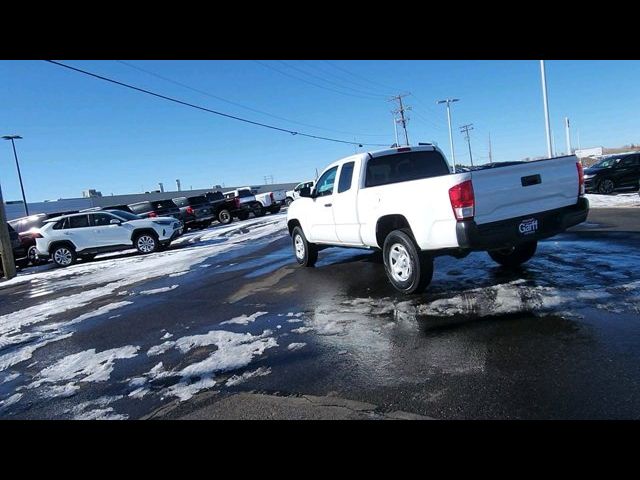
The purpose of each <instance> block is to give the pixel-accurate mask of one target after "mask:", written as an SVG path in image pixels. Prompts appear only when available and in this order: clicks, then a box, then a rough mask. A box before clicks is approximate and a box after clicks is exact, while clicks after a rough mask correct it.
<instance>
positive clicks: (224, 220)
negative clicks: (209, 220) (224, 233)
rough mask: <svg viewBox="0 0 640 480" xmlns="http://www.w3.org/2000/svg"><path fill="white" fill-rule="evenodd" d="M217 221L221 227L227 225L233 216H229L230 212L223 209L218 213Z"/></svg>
mask: <svg viewBox="0 0 640 480" xmlns="http://www.w3.org/2000/svg"><path fill="white" fill-rule="evenodd" d="M218 221H219V222H220V223H221V224H222V225H229V224H230V223H231V222H232V221H233V216H231V212H230V211H229V210H227V209H226V208H223V209H222V210H220V211H219V212H218Z"/></svg>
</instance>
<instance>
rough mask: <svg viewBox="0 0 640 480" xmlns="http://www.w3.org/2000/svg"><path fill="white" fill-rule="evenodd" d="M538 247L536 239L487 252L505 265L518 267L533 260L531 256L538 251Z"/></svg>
mask: <svg viewBox="0 0 640 480" xmlns="http://www.w3.org/2000/svg"><path fill="white" fill-rule="evenodd" d="M536 248H538V242H537V241H535V240H534V241H532V242H526V243H522V244H520V245H517V246H515V247H510V248H503V249H501V250H492V251H489V252H487V253H488V254H489V256H490V257H491V258H492V259H493V260H494V261H495V262H497V263H499V264H500V265H502V266H503V267H507V268H516V267H519V266H520V265H522V264H523V263H525V262H527V261H529V260H531V257H533V256H534V255H535V253H536Z"/></svg>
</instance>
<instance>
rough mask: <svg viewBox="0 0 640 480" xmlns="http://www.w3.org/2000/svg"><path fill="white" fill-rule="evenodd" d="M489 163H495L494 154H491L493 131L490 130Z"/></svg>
mask: <svg viewBox="0 0 640 480" xmlns="http://www.w3.org/2000/svg"><path fill="white" fill-rule="evenodd" d="M489 163H493V156H492V154H491V132H489Z"/></svg>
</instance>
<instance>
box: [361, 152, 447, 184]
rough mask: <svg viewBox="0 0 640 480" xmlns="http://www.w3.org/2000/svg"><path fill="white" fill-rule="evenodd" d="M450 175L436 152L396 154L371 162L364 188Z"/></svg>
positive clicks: (373, 159) (368, 166) (368, 164)
mask: <svg viewBox="0 0 640 480" xmlns="http://www.w3.org/2000/svg"><path fill="white" fill-rule="evenodd" d="M449 173H450V172H449V167H448V166H447V163H446V162H445V160H444V158H443V157H442V155H441V154H440V153H439V152H437V151H435V150H431V151H418V152H405V153H394V154H392V155H384V156H382V157H376V158H372V159H371V160H369V162H368V163H367V172H366V177H365V185H364V186H365V187H377V186H379V185H388V184H390V183H399V182H409V181H411V180H420V179H423V178H430V177H439V176H441V175H448V174H449Z"/></svg>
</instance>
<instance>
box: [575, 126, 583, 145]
mask: <svg viewBox="0 0 640 480" xmlns="http://www.w3.org/2000/svg"><path fill="white" fill-rule="evenodd" d="M576 133H577V134H578V150H581V149H582V146H581V145H580V130H579V129H578V130H576Z"/></svg>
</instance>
